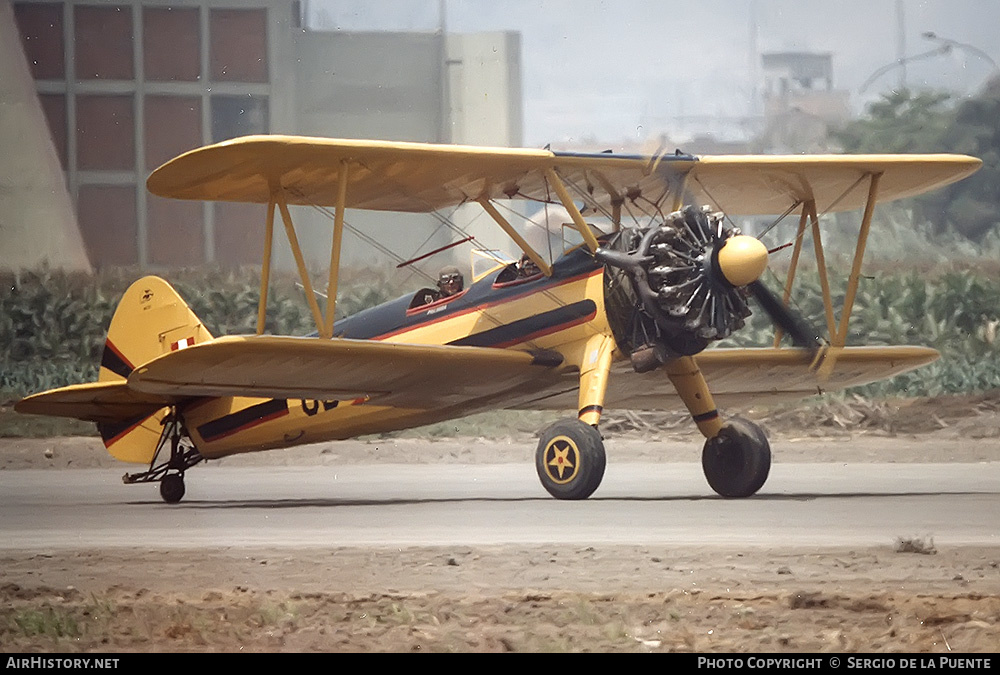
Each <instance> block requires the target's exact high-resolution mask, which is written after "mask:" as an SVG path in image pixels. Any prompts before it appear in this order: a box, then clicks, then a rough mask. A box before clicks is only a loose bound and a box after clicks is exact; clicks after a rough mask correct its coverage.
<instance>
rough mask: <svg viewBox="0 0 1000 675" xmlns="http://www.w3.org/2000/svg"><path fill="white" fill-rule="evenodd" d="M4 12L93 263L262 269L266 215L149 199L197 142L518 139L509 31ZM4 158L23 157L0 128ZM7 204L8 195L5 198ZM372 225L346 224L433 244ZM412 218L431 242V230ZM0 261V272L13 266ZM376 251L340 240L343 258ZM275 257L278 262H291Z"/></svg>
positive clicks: (234, 4)
mask: <svg viewBox="0 0 1000 675" xmlns="http://www.w3.org/2000/svg"><path fill="white" fill-rule="evenodd" d="M0 3H5V4H9V5H10V7H12V10H13V16H14V19H15V21H16V24H17V28H18V32H19V34H20V38H21V45H22V50H23V54H24V56H25V57H26V60H27V63H28V64H29V67H30V73H31V78H32V79H33V81H34V88H35V91H37V95H38V101H39V103H40V107H41V109H42V110H43V111H44V116H45V119H46V120H47V122H48V128H49V130H50V132H51V139H52V145H53V147H54V148H55V153H56V156H57V157H58V160H59V162H60V163H61V166H62V168H63V170H64V172H65V190H66V195H67V197H68V200H67V203H69V204H71V205H72V208H73V210H74V211H75V213H76V218H77V222H78V223H79V233H80V237H81V238H82V241H83V243H84V246H85V249H86V254H87V256H88V257H89V260H90V263H92V264H93V265H94V266H95V267H108V266H116V265H138V266H140V267H142V268H147V269H149V268H152V269H155V268H157V267H171V266H179V265H197V264H201V263H209V262H217V263H222V264H227V265H238V264H246V263H250V264H256V263H259V262H260V260H261V255H262V250H263V220H264V208H263V207H262V206H258V205H246V204H228V203H214V204H207V203H200V202H186V201H177V200H168V199H161V198H158V197H155V196H153V195H150V194H149V193H148V192H147V191H146V189H145V179H146V176H148V174H149V172H150V171H152V170H153V169H155V168H156V167H157V166H159V165H160V164H161V163H163V162H164V161H166V160H168V159H170V158H171V157H174V156H176V155H178V154H180V153H182V152H184V151H187V150H189V149H192V148H196V147H199V146H201V145H205V144H209V143H213V142H217V141H221V140H225V139H228V138H232V137H235V136H241V135H246V134H254V133H287V134H305V135H317V136H332V137H347V138H379V139H387V140H408V141H428V142H446V143H452V142H454V143H470V144H487V145H501V146H504V145H520V144H521V141H522V122H521V73H520V38H519V35H518V34H517V33H488V34H476V35H447V36H444V35H442V34H441V33H440V32H422V33H416V32H413V33H387V32H381V33H379V32H369V33H364V32H344V31H336V32H332V31H331V32H320V31H310V30H308V29H307V28H306V27H305V26H303V25H302V24H301V20H300V19H301V14H300V10H299V3H297V2H288V1H287V0H169V1H163V0H161V1H155V0H117V1H115V2H105V3H101V4H94V2H93V0H90V1H87V0H79V1H77V0H67V1H60V2H51V1H46V0H15V1H14V2H10V0H0ZM5 53H6V52H0V58H6V57H4V56H3V54H5ZM0 92H2V89H0ZM0 95H3V94H2V93H0ZM3 153H7V154H8V155H20V156H27V155H28V154H30V153H28V152H26V148H24V147H23V139H22V138H19V137H18V136H17V135H13V134H11V133H9V129H5V128H0V154H3ZM11 198H13V199H19V197H17V196H14V197H10V196H7V197H4V196H2V194H0V200H4V199H11ZM0 206H3V204H0ZM369 216H371V214H357V216H356V217H355V218H354V219H355V220H357V222H356V223H354V225H355V226H360V227H361V228H362V229H366V230H367V228H369V227H371V228H374V229H375V230H378V231H374V232H371V233H370V234H371V236H374V237H376V238H378V237H380V236H381V237H385V236H386V233H394V234H395V238H396V241H397V243H398V242H400V241H402V242H403V243H404V244H405V243H407V242H408V240H411V239H412V240H414V241H415V242H416V243H415V244H413V247H416V246H417V245H418V244H419V243H420V242H421V241H423V239H424V238H426V237H427V234H426V233H423V234H422V235H421V234H417V233H414V232H412V231H411V229H412V228H410V227H405V228H404V227H400V228H397V230H395V231H394V230H393V227H392V224H391V223H388V222H387V218H386V217H381V218H371V217H369ZM294 217H295V219H296V223H297V224H298V221H299V220H300V219H301V220H302V221H303V232H302V233H300V235H299V236H300V241H301V243H302V244H303V249H304V250H306V251H307V253H308V252H312V253H315V254H316V257H315V259H312V260H311V262H315V263H317V264H324V263H323V260H324V259H325V261H326V263H325V264H328V263H329V241H330V229H331V228H330V226H329V224H327V223H326V222H324V221H323V219H322V218H321V217H320V216H318V215H317V213H316V212H315V211H314V210H309V209H305V208H303V207H300V208H298V209H296V212H295V216H294ZM410 218H411V219H414V218H416V219H417V220H420V219H421V218H422V219H423V220H422V222H425V223H429V224H430V229H431V230H433V228H434V227H436V224H437V223H436V221H435V220H433V219H431V218H430V217H426V216H414V217H410ZM352 222H353V221H352ZM36 234H37V236H46V235H45V233H44V232H37V233H36ZM258 235H259V236H258ZM2 236H3V234H2V233H0V237H2ZM442 237H444V238H445V239H446V238H447V235H439V236H438V238H439V239H441V238H442ZM278 239H279V238H276V243H279V244H280V241H279V240H278ZM356 243H358V244H359V243H360V242H356ZM6 248H7V247H6V246H5V247H4V249H2V250H0V267H15V266H17V265H18V264H19V261H17V260H8V259H6ZM402 248H403V249H404V254H407V253H410V252H411V251H409V250H406V249H407V246H405V245H404V246H402ZM321 252H322V253H321ZM371 254H372V251H371V250H370V249H368V248H365V247H361V246H354V245H352V243H351V242H350V241H349V238H345V256H346V258H347V260H348V261H350V260H351V259H352V258H355V259H362V258H365V257H366V256H370V255H371ZM278 256H279V259H278V263H279V264H282V263H283V262H284V263H286V264H287V263H289V262H290V257H289V256H288V252H287V250H282V249H279V251H278Z"/></svg>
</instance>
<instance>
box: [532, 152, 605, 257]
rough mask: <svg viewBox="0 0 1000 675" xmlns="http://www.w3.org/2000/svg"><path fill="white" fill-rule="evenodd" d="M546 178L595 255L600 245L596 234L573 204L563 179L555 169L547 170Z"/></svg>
mask: <svg viewBox="0 0 1000 675" xmlns="http://www.w3.org/2000/svg"><path fill="white" fill-rule="evenodd" d="M545 177H546V178H548V180H549V183H551V184H552V187H553V188H554V189H555V191H556V194H557V195H558V196H559V201H561V202H562V205H563V206H564V207H566V210H567V211H568V212H569V216H570V218H572V219H573V225H575V226H576V229H577V230H579V232H580V234H581V235H582V236H583V241H584V243H585V244H587V248H588V249H590V252H591V253H593V252H594V251H596V250H597V248H598V246H599V244H598V243H597V237H595V236H594V233H593V232H591V231H590V227H588V226H587V223H586V221H584V219H583V216H582V215H581V214H580V210H579V209H578V208H576V204H574V203H573V198H572V197H570V196H569V191H567V190H566V186H565V185H563V182H562V179H561V178H559V174H557V173H556V170H555V169H553V168H548V169H546V170H545Z"/></svg>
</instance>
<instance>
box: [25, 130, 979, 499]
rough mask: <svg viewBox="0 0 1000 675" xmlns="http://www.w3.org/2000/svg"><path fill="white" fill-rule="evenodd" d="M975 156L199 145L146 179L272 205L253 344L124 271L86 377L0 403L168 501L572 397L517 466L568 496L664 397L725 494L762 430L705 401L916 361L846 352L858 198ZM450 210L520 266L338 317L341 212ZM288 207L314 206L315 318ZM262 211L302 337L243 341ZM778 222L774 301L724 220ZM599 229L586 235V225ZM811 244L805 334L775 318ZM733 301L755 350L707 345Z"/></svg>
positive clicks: (866, 350) (294, 141) (178, 192)
mask: <svg viewBox="0 0 1000 675" xmlns="http://www.w3.org/2000/svg"><path fill="white" fill-rule="evenodd" d="M980 164H981V162H980V161H979V160H978V159H975V158H972V157H966V156H961V155H853V156H850V155H848V156H832V155H831V156H825V155H824V156H807V155H802V156H718V157H700V158H699V157H695V156H691V155H684V154H680V153H675V154H673V155H659V154H657V155H654V156H632V155H629V156H621V155H615V154H610V153H600V154H581V153H560V152H550V151H548V150H532V149H506V148H481V147H462V146H447V145H431V144H417V143H399V142H379V141H361V140H334V139H322V138H304V137H291V136H251V137H245V138H238V139H234V140H231V141H227V142H224V143H218V144H215V145H211V146H207V147H203V148H199V149H196V150H193V151H191V152H188V153H186V154H183V155H181V156H179V157H177V158H175V159H173V160H171V161H169V162H167V163H166V164H164V165H163V166H161V167H160V168H158V169H157V170H155V171H154V172H153V173H152V174H151V175H150V177H149V179H148V182H147V187H148V188H149V190H150V191H151V192H152V193H153V194H156V195H160V196H162V197H171V198H177V199H195V200H211V201H236V202H253V203H260V204H266V205H267V217H266V223H265V239H264V257H263V268H262V276H261V285H260V288H261V293H260V298H261V299H260V306H259V310H258V322H257V334H256V335H250V336H225V337H217V338H216V337H213V336H212V335H210V334H209V332H208V331H207V330H206V329H205V326H204V325H203V324H202V323H201V321H200V320H199V319H198V317H196V316H195V315H194V313H193V312H192V311H191V310H190V309H189V307H188V306H187V305H186V304H185V303H184V301H183V300H182V299H181V298H180V297H179V295H178V294H177V293H176V292H175V291H174V289H173V288H172V287H171V286H170V285H169V284H168V283H167V282H166V281H164V280H162V279H160V278H157V277H152V276H150V277H145V278H143V279H140V280H138V281H136V282H135V283H134V284H133V285H132V286H131V287H130V288H129V289H128V290H127V291H126V293H125V294H124V296H123V297H122V299H121V302H120V304H119V306H118V308H117V310H116V312H115V315H114V317H113V319H112V322H111V325H110V327H109V329H108V337H107V342H106V344H105V348H104V353H103V358H102V360H101V368H100V375H99V379H98V381H97V382H94V383H89V384H80V385H73V386H68V387H63V388H60V389H55V390H52V391H47V392H43V393H39V394H35V395H33V396H29V397H27V398H25V399H23V400H21V401H20V402H18V404H17V405H16V410H18V411H19V412H23V413H34V414H43V415H58V416H67V417H75V418H79V419H83V420H91V421H94V422H96V423H97V425H98V429H99V431H100V434H101V436H102V438H103V439H104V443H105V445H106V447H107V449H108V451H109V452H110V453H111V454H112V455H113V456H115V457H116V458H118V459H120V460H123V461H126V462H135V463H142V464H145V465H148V469H146V470H144V471H142V472H139V473H133V474H126V475H125V482H126V483H145V482H159V484H160V493H161V496H162V498H163V499H164V500H165V501H166V502H169V503H174V502H178V501H180V500H181V498H182V497H183V494H184V474H185V472H186V471H187V470H188V469H189V468H191V467H192V466H194V465H195V464H197V463H198V462H200V461H201V460H203V459H215V458H220V457H224V456H227V455H232V454H236V453H243V452H252V451H258V450H266V449H269V448H282V447H288V446H293V445H298V444H304V443H315V442H318V441H326V440H332V439H346V438H349V437H353V436H357V435H361V434H372V433H379V432H386V431H391V430H397V429H404V428H409V427H415V426H419V425H424V424H428V423H432V422H437V421H441V420H447V419H452V418H456V417H461V416H464V415H468V414H470V413H473V412H477V411H482V410H488V409H496V408H512V409H540V408H543V409H561V410H576V411H577V412H576V415H575V416H573V417H570V418H567V419H564V420H562V421H559V422H557V423H555V424H553V425H552V426H550V427H549V428H548V429H546V430H544V431H543V432H542V434H541V437H540V439H539V442H538V448H537V452H536V462H535V463H536V468H537V471H538V475H539V478H540V479H541V482H542V484H543V485H544V487H545V489H546V490H547V491H548V492H549V493H550V494H552V495H553V496H554V497H557V498H560V499H584V498H586V497H588V496H590V495H591V493H593V492H594V490H596V489H597V487H598V486H599V484H600V482H601V479H602V477H603V475H604V469H605V462H606V460H605V451H604V444H603V440H602V437H601V434H600V432H599V430H598V426H599V422H600V420H601V414H602V411H603V410H604V409H605V407H608V406H618V407H623V408H629V409H662V408H667V407H671V406H672V405H673V404H674V403H676V402H677V401H678V400H679V401H680V402H681V403H683V405H684V406H685V407H686V408H687V410H688V411H689V412H690V414H691V417H692V418H693V421H694V423H695V424H696V425H697V427H698V429H699V430H700V431H701V433H702V434H703V435H704V436H705V438H706V441H705V445H704V450H703V454H702V464H703V468H704V473H705V476H706V478H707V479H708V483H709V485H710V486H711V487H712V489H714V490H715V491H716V492H717V493H719V494H720V495H723V496H725V497H746V496H749V495H752V494H754V493H756V492H757V491H758V490H759V489H760V488H761V486H762V485H763V484H764V482H765V480H766V479H767V475H768V472H769V469H770V465H771V451H770V447H769V444H768V440H767V438H766V436H765V435H764V433H763V432H762V430H761V429H760V428H759V427H758V426H757V425H755V424H753V423H752V422H749V421H747V420H744V419H741V418H737V417H734V418H732V419H723V418H722V417H721V416H720V414H719V412H718V410H717V407H716V405H717V401H718V402H720V403H722V404H725V403H726V402H727V401H730V402H747V401H749V400H753V401H767V400H778V399H781V398H787V397H805V396H809V395H813V394H816V393H817V392H822V391H827V390H834V389H838V388H842V387H848V386H854V385H859V384H863V383H867V382H872V381H875V380H878V379H881V378H886V377H891V376H893V375H896V374H897V373H901V372H904V371H906V370H910V369H912V368H916V367H918V366H920V365H923V364H926V363H929V362H931V361H933V360H934V359H935V358H937V357H938V353H937V352H936V351H934V350H933V349H928V348H923V347H863V346H850V347H849V346H845V342H846V337H847V326H848V319H849V318H850V314H851V310H852V305H853V302H854V297H855V293H856V290H857V287H858V280H859V276H860V273H861V262H862V258H863V255H864V251H865V243H866V240H867V237H868V231H869V227H870V224H871V220H872V210H873V208H874V206H875V204H876V202H877V201H881V202H885V201H890V200H894V199H899V198H903V197H909V196H913V195H917V194H920V193H923V192H926V191H928V190H931V189H934V188H938V187H941V186H943V185H947V184H949V183H952V182H954V181H957V180H960V179H961V178H963V177H965V176H968V175H969V174H971V173H973V172H974V171H975V170H976V169H977V168H978V167H979V166H980ZM508 200H529V201H533V202H538V203H541V204H555V205H561V206H563V207H564V208H565V209H566V211H567V212H568V213H569V217H570V220H571V221H572V223H571V228H572V229H573V231H574V232H575V233H577V235H578V238H577V241H578V242H580V241H582V243H578V244H577V245H576V246H575V247H571V248H569V249H568V250H566V251H565V252H563V254H562V255H561V256H559V257H558V258H556V259H554V260H550V259H547V257H546V256H543V255H542V254H541V253H540V252H539V251H537V250H535V249H534V248H533V247H532V246H531V245H529V243H528V241H527V240H526V239H525V237H523V236H522V235H521V234H520V233H519V232H518V230H517V229H515V228H514V227H513V226H512V225H511V224H510V222H508V220H507V219H506V218H505V216H504V215H503V214H502V213H501V212H500V210H499V209H498V208H497V206H498V205H499V204H501V203H506V202H507V201H508ZM463 204H473V205H478V207H480V208H482V209H483V210H484V211H485V212H486V213H487V214H488V215H489V216H490V217H491V218H492V219H493V220H494V221H495V222H496V224H497V225H498V226H499V227H500V228H502V230H503V231H504V232H506V233H507V235H509V236H510V237H511V238H512V239H513V240H514V242H516V244H517V246H518V247H520V248H521V249H522V250H523V252H524V253H525V259H528V260H530V261H531V262H532V263H534V267H533V268H532V272H533V273H532V274H529V275H527V276H524V275H519V274H517V271H518V270H516V269H515V267H514V266H511V265H507V264H506V263H505V261H503V260H501V259H500V258H499V257H496V256H492V257H491V256H489V255H482V256H480V257H479V259H478V260H477V262H476V263H475V267H474V269H473V270H472V272H473V274H472V280H471V283H470V284H469V285H468V287H467V288H464V289H463V290H462V291H461V292H460V293H457V294H455V295H451V296H448V297H445V298H441V299H436V300H435V299H434V298H431V300H432V301H431V302H430V303H429V304H420V303H419V302H417V301H416V297H417V296H418V295H420V293H422V292H418V293H417V294H416V295H414V294H408V295H406V296H403V297H400V298H398V299H396V300H394V301H390V302H387V303H385V304H382V305H380V306H377V307H374V308H371V309H367V310H364V311H362V312H359V313H358V314H355V315H353V316H350V317H347V318H344V319H341V320H339V321H336V322H335V321H334V315H335V311H336V297H337V285H338V273H339V270H340V253H341V240H342V235H343V230H344V227H345V212H346V211H347V210H348V209H367V210H374V211H395V212H435V211H437V210H439V209H443V208H446V207H455V206H458V205H463ZM290 205H313V206H317V207H332V208H333V210H334V211H333V215H334V217H333V232H332V247H331V254H330V272H329V283H328V288H327V296H326V297H327V298H328V300H327V301H326V303H325V307H321V303H320V301H319V300H317V298H316V295H315V294H314V292H313V289H312V285H311V283H310V279H309V275H308V273H307V270H306V266H305V261H304V258H303V254H302V251H301V248H300V246H299V244H298V241H297V237H296V234H295V228H294V225H293V223H292V218H291V214H290V210H289V206H290ZM850 209H858V210H863V217H862V221H861V228H860V232H859V236H858V240H857V249H856V253H855V257H854V261H853V266H852V269H851V271H850V275H849V277H848V279H847V287H846V294H845V298H844V306H843V308H842V309H841V312H840V317H839V320H838V319H836V318H835V311H834V307H833V301H832V297H833V296H832V293H831V291H830V287H829V283H828V281H827V271H826V267H825V262H824V255H823V247H822V240H821V237H820V228H819V216H818V214H821V213H830V212H836V211H844V210H850ZM276 212H277V213H280V217H281V221H282V224H283V225H284V229H285V232H286V234H287V237H288V241H289V245H290V247H291V250H292V252H293V254H294V256H295V260H296V263H297V266H298V270H299V273H300V275H301V282H302V285H303V286H304V287H305V295H306V299H307V301H308V302H309V306H310V310H311V313H312V316H313V318H314V320H315V324H316V334H315V335H314V336H309V337H286V336H273V335H265V334H264V326H265V317H266V312H267V289H268V284H269V275H270V271H271V257H272V256H271V247H272V240H273V237H274V228H275V220H276ZM795 212H797V213H798V216H799V225H798V233H797V236H796V238H795V240H794V249H793V252H792V259H791V265H790V267H789V270H788V272H787V279H786V283H785V288H784V297H783V298H782V299H779V298H778V297H776V296H775V295H772V294H771V292H770V291H768V289H767V287H766V286H764V284H763V283H762V282H761V281H760V280H759V279H760V276H761V274H762V273H763V271H764V270H765V268H766V266H767V259H768V250H767V248H766V247H765V246H764V245H763V244H762V243H761V242H760V241H759V240H758V239H756V238H754V237H752V236H748V235H744V234H740V232H739V231H738V229H737V228H735V227H733V226H732V225H731V221H729V220H727V216H735V215H750V214H771V215H773V214H786V215H787V214H790V213H795ZM724 214H725V215H724ZM598 218H601V219H603V221H605V222H606V223H608V227H606V228H605V231H601V230H599V229H596V228H595V227H594V226H593V222H594V220H595V219H598ZM588 219H590V220H589V221H588ZM807 233H809V234H810V235H811V237H810V238H811V239H812V242H813V248H814V251H815V255H816V263H817V269H818V271H819V274H820V278H821V281H822V288H823V295H824V302H825V315H826V324H827V331H826V332H827V335H826V337H825V338H824V337H821V336H820V335H819V334H818V332H817V331H816V330H814V329H812V328H811V327H810V326H809V325H808V324H807V323H806V322H805V321H804V320H802V319H801V318H799V317H798V316H797V315H796V314H795V313H793V312H792V311H791V310H790V309H789V308H788V305H789V296H790V293H791V290H792V285H793V282H794V278H795V272H796V267H797V262H798V260H799V255H800V252H801V249H802V244H803V241H804V239H805V235H806V234H807ZM751 301H753V302H755V304H756V305H759V307H760V308H762V309H763V310H764V311H765V312H766V313H767V314H768V315H769V316H770V318H771V320H772V321H773V323H774V324H775V325H776V327H777V335H776V337H775V341H774V345H773V346H772V347H769V348H753V349H722V348H716V349H706V347H708V346H709V345H710V344H711V343H712V342H713V341H716V340H719V339H722V338H725V337H727V336H729V335H731V334H732V333H733V332H735V331H738V330H739V329H740V328H741V327H742V326H743V325H744V321H745V320H746V318H747V317H748V316H749V315H750V311H751V310H750V303H751ZM782 335H787V336H788V337H789V338H790V340H791V342H792V345H791V346H787V345H786V346H782V344H781V340H782Z"/></svg>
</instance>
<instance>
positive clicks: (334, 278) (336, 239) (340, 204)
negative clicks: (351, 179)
mask: <svg viewBox="0 0 1000 675" xmlns="http://www.w3.org/2000/svg"><path fill="white" fill-rule="evenodd" d="M347 174H348V169H347V160H341V161H340V176H339V179H340V180H339V181H338V183H337V207H336V208H337V210H336V211H335V212H334V213H335V215H334V218H333V245H332V246H331V247H330V280H329V281H328V282H327V286H326V298H327V299H326V323H325V324H324V325H323V328H324V330H322V331H320V333H321V334H322V335H323V336H324V337H328V338H330V337H333V314H334V312H335V311H336V309H337V283H338V279H339V275H340V243H341V241H342V240H343V238H344V208H345V204H346V203H347Z"/></svg>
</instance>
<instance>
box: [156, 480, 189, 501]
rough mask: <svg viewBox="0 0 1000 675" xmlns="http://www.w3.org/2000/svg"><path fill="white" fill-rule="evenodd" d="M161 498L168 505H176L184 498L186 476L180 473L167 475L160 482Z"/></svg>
mask: <svg viewBox="0 0 1000 675" xmlns="http://www.w3.org/2000/svg"><path fill="white" fill-rule="evenodd" d="M160 497H162V498H163V501H165V502H166V503H168V504H176V503H177V502H179V501H180V500H182V499H183V498H184V476H182V475H181V474H179V473H171V474H167V475H166V476H164V477H163V478H162V479H161V480H160Z"/></svg>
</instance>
